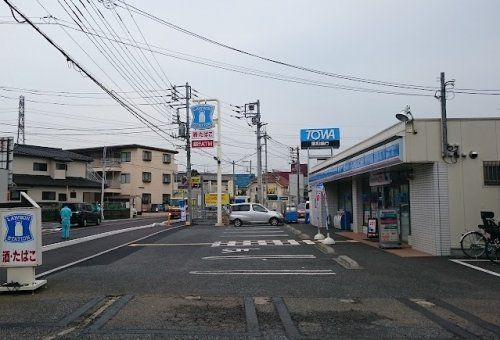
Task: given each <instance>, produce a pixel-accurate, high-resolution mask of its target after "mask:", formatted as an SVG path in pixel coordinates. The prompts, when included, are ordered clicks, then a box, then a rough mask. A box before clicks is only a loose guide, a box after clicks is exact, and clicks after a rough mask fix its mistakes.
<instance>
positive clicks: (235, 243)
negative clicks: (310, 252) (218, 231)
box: [212, 240, 310, 247]
mask: <svg viewBox="0 0 500 340" xmlns="http://www.w3.org/2000/svg"><path fill="white" fill-rule="evenodd" d="M300 242H304V240H301V241H300ZM300 242H299V241H296V240H282V241H281V240H241V241H228V242H221V241H217V242H214V243H212V247H236V246H237V247H243V246H247V247H248V246H251V245H259V246H299V245H301V244H310V243H300Z"/></svg>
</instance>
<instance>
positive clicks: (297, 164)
mask: <svg viewBox="0 0 500 340" xmlns="http://www.w3.org/2000/svg"><path fill="white" fill-rule="evenodd" d="M296 150H297V163H296V164H295V168H296V170H297V206H299V203H300V152H299V151H300V148H299V147H298V146H297V149H296Z"/></svg>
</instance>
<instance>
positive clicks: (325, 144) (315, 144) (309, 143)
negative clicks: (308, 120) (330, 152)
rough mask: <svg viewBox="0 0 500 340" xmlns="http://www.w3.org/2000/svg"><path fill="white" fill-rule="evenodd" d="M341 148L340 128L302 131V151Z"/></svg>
mask: <svg viewBox="0 0 500 340" xmlns="http://www.w3.org/2000/svg"><path fill="white" fill-rule="evenodd" d="M339 146H340V129H339V128H318V129H301V130H300V147H301V148H302V149H321V148H335V149H338V148H339Z"/></svg>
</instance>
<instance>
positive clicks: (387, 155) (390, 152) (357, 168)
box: [309, 139, 403, 184]
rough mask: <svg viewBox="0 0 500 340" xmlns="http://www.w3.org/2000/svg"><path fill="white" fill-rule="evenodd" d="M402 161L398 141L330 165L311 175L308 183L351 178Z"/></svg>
mask: <svg viewBox="0 0 500 340" xmlns="http://www.w3.org/2000/svg"><path fill="white" fill-rule="evenodd" d="M402 161H403V141H402V140H401V139H398V140H396V141H393V142H390V143H388V144H386V145H383V146H380V147H378V148H375V149H372V150H368V151H366V152H364V153H362V154H361V155H359V156H356V157H353V158H351V159H348V160H346V161H344V162H341V163H338V164H335V165H332V166H331V167H328V168H326V169H325V170H322V171H319V172H316V173H313V174H311V175H310V177H309V183H316V184H317V183H324V182H327V181H332V180H335V179H337V178H342V177H346V176H351V175H354V174H357V173H361V172H364V171H368V170H370V169H372V168H374V167H379V166H382V165H385V164H395V163H400V162H402Z"/></svg>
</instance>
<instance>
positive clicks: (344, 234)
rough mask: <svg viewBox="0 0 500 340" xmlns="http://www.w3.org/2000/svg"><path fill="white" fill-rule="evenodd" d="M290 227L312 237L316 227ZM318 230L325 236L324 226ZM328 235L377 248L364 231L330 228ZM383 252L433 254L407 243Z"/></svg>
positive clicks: (292, 225)
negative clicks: (416, 248)
mask: <svg viewBox="0 0 500 340" xmlns="http://www.w3.org/2000/svg"><path fill="white" fill-rule="evenodd" d="M290 226H291V227H292V228H294V229H297V230H300V231H301V232H302V233H304V234H306V235H308V236H310V237H311V239H312V238H314V235H316V234H317V232H318V228H317V227H315V226H313V225H311V224H301V223H297V224H291V225H290ZM320 231H321V233H322V234H323V235H325V236H326V233H327V230H326V229H325V228H320ZM330 236H332V237H333V238H334V239H335V240H336V241H344V240H354V241H357V242H359V243H363V244H366V245H369V246H371V247H374V248H379V245H378V241H376V240H368V239H367V237H366V235H365V234H364V233H355V232H352V231H336V230H332V229H330ZM379 249H381V250H383V251H385V252H388V253H391V254H394V255H397V256H399V257H429V256H433V255H430V254H427V253H424V252H421V251H418V250H415V249H412V248H411V246H409V245H407V244H403V245H402V248H400V249H382V248H379Z"/></svg>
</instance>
